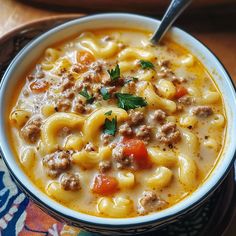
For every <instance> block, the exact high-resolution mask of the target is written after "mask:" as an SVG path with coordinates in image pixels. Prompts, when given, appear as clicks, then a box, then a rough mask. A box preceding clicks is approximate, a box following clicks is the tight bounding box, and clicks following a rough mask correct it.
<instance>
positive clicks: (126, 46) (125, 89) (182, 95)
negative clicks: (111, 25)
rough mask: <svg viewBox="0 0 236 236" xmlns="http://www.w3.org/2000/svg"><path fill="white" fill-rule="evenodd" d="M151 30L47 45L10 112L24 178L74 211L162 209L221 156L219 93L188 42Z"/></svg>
mask: <svg viewBox="0 0 236 236" xmlns="http://www.w3.org/2000/svg"><path fill="white" fill-rule="evenodd" d="M150 36H151V33H150V32H145V31H135V30H125V29H101V30H96V31H94V30H91V31H87V32H83V33H80V34H78V36H77V37H75V38H73V39H70V40H68V41H65V42H63V43H60V44H58V45H55V46H52V47H50V48H47V49H46V50H45V52H42V54H43V55H42V57H41V58H40V59H39V60H38V63H37V65H35V66H34V67H33V69H32V70H30V69H29V71H28V73H27V75H26V76H25V78H22V80H21V84H19V89H18V92H17V94H16V98H15V102H14V104H12V109H11V113H10V114H9V127H10V128H9V132H10V136H11V143H12V147H13V148H14V150H15V153H16V156H17V160H18V161H19V162H20V164H21V166H22V168H23V169H24V172H25V173H26V174H27V176H28V177H29V178H30V179H31V181H32V182H33V183H34V184H35V185H36V186H37V187H38V188H40V189H41V190H42V191H43V192H44V193H45V194H47V195H48V196H50V197H51V198H53V199H54V200H55V201H57V202H59V203H61V204H63V205H65V206H66V207H68V208H71V209H73V210H75V211H79V212H83V213H87V214H91V215H96V216H101V217H112V218H123V217H135V216H138V215H146V214H150V213H152V212H157V211H161V210H163V209H166V208H168V207H171V206H173V205H174V204H176V203H178V202H179V201H181V200H182V199H183V198H185V197H187V196H188V195H190V194H191V193H192V192H193V191H195V190H196V189H197V188H198V187H199V186H200V185H201V184H202V183H203V182H204V181H205V179H206V178H207V176H208V175H209V174H210V172H211V171H212V170H213V168H214V166H215V165H216V162H217V159H218V158H219V156H220V153H221V150H222V146H223V142H224V136H225V127H226V122H227V120H226V117H225V113H224V107H223V102H222V97H221V94H220V92H219V90H218V89H217V87H216V85H215V84H214V81H213V79H212V78H211V76H210V75H209V73H208V72H207V70H206V69H205V68H204V66H203V65H202V64H201V63H200V61H198V59H197V58H196V57H195V56H194V55H192V54H191V52H189V51H188V50H186V49H185V48H183V47H182V46H180V45H178V44H177V43H175V42H174V41H173V40H172V39H170V38H167V39H164V40H163V42H162V43H161V44H160V45H157V46H154V45H151V44H150V42H149V38H150Z"/></svg>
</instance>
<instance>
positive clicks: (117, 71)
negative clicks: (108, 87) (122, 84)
mask: <svg viewBox="0 0 236 236" xmlns="http://www.w3.org/2000/svg"><path fill="white" fill-rule="evenodd" d="M107 72H108V74H109V75H110V77H111V80H112V81H117V80H118V79H119V78H120V67H119V65H118V64H117V65H116V67H115V69H111V70H108V71H107Z"/></svg>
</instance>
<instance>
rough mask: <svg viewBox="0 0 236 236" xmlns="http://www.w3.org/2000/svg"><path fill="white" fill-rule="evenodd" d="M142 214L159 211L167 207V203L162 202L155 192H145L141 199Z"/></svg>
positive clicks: (140, 211)
mask: <svg viewBox="0 0 236 236" xmlns="http://www.w3.org/2000/svg"><path fill="white" fill-rule="evenodd" d="M140 205H141V206H140V208H139V213H140V214H147V213H149V212H153V211H157V210H160V209H162V208H163V207H165V206H166V205H167V202H166V201H164V200H162V199H161V198H160V197H159V196H157V194H156V193H155V192H154V191H145V192H144V193H143V197H142V198H141V199H140Z"/></svg>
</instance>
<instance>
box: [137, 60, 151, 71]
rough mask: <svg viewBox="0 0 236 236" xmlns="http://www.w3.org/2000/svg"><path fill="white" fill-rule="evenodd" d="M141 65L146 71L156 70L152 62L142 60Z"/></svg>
mask: <svg viewBox="0 0 236 236" xmlns="http://www.w3.org/2000/svg"><path fill="white" fill-rule="evenodd" d="M139 63H140V65H141V67H142V69H144V70H145V69H149V68H150V69H154V65H153V64H152V62H150V61H145V60H140V61H139Z"/></svg>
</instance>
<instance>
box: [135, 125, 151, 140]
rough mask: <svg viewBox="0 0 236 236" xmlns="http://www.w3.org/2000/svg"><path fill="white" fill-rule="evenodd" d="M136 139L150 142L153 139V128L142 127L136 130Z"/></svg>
mask: <svg viewBox="0 0 236 236" xmlns="http://www.w3.org/2000/svg"><path fill="white" fill-rule="evenodd" d="M135 134H136V137H137V138H139V139H141V140H143V141H149V140H150V139H151V137H152V127H151V126H149V125H141V126H139V127H138V128H136V129H135Z"/></svg>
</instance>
